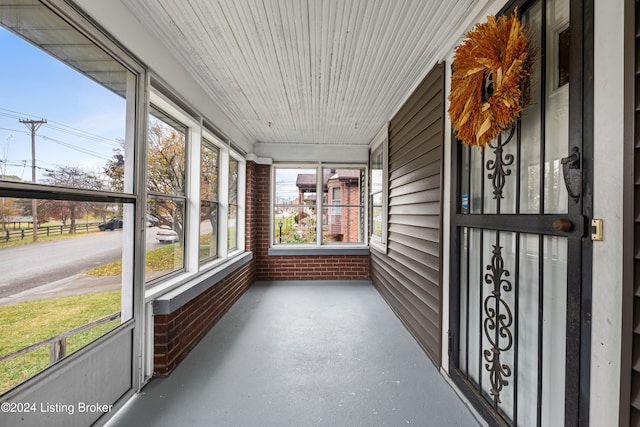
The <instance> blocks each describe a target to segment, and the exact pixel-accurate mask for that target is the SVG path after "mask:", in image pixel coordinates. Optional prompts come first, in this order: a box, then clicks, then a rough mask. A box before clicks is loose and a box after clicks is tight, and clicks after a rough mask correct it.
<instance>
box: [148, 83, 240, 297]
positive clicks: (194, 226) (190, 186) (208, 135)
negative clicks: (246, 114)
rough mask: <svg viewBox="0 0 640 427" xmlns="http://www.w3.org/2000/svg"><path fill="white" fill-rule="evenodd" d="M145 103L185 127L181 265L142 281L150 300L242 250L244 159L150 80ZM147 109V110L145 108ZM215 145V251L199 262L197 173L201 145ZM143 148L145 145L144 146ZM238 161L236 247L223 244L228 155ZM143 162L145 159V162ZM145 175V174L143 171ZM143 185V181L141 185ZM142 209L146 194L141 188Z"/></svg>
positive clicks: (211, 271)
mask: <svg viewBox="0 0 640 427" xmlns="http://www.w3.org/2000/svg"><path fill="white" fill-rule="evenodd" d="M149 104H153V105H154V106H155V107H156V108H158V109H160V110H161V111H162V112H164V113H165V114H167V115H169V116H171V117H172V118H173V119H174V120H176V121H178V122H179V123H182V124H183V125H184V126H185V127H186V128H187V130H186V139H185V145H186V155H185V157H186V168H185V170H186V172H185V200H186V201H185V210H186V212H185V225H184V228H185V231H184V242H183V244H184V264H183V269H181V270H176V271H174V272H172V273H170V274H167V275H164V276H162V277H159V278H156V279H154V280H151V281H149V282H146V283H145V301H146V302H150V301H153V300H154V299H157V298H159V297H161V296H163V295H164V294H166V293H168V292H172V291H173V292H176V290H177V289H178V288H180V287H182V286H187V287H188V286H190V285H192V284H193V283H194V282H197V279H198V278H200V276H202V277H203V278H204V277H208V276H209V275H211V274H214V273H215V271H217V270H218V269H220V268H224V266H225V265H227V264H229V263H232V262H233V261H234V258H237V257H238V256H240V255H242V254H243V253H244V252H245V215H246V208H245V206H246V200H245V199H246V160H245V158H244V156H243V155H241V154H240V153H238V152H237V151H235V150H234V149H233V148H232V147H231V143H230V141H222V140H221V139H220V138H219V137H218V136H216V135H215V134H214V133H213V132H212V131H210V130H209V129H208V128H207V127H206V126H205V124H204V122H203V120H202V119H196V118H194V117H193V115H192V114H190V113H188V112H186V111H185V109H183V108H182V107H180V106H178V105H176V104H175V103H174V102H173V101H172V100H170V99H169V98H168V97H167V96H166V95H165V94H164V93H163V91H162V88H156V87H155V86H154V85H153V84H152V85H151V86H150V96H149ZM149 111H150V110H149ZM203 144H209V145H213V146H214V147H216V148H217V149H218V150H219V152H218V154H219V156H218V174H219V175H218V218H219V221H218V254H217V257H215V258H214V257H212V258H208V259H206V260H202V262H200V257H199V246H200V202H201V198H200V173H201V154H202V145H203ZM145 152H146V147H145ZM230 158H233V159H234V160H237V161H238V205H237V211H238V213H237V223H238V225H237V234H238V236H237V248H235V249H233V250H229V249H228V247H227V238H228V229H227V219H228V218H227V215H228V186H229V181H228V178H229V176H228V175H229V159H230ZM145 166H146V162H145ZM144 176H146V174H145V175H144ZM145 187H146V185H145ZM144 200H145V211H146V200H147V194H146V191H145V197H144Z"/></svg>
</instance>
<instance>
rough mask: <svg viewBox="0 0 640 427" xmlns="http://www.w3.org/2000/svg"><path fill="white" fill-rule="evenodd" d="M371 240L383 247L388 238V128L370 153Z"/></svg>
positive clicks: (383, 131) (377, 138)
mask: <svg viewBox="0 0 640 427" xmlns="http://www.w3.org/2000/svg"><path fill="white" fill-rule="evenodd" d="M369 165H370V166H369V182H370V189H369V233H370V236H369V242H370V243H371V245H372V246H374V247H376V246H377V247H378V248H383V247H384V245H385V244H386V240H387V207H386V200H387V194H386V192H387V128H386V127H385V128H384V129H383V130H382V131H381V132H380V133H379V134H378V136H377V137H376V139H374V142H373V144H372V146H371V150H370V155H369Z"/></svg>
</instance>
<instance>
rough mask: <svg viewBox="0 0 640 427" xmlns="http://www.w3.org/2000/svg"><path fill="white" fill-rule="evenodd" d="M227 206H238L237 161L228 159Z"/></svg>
mask: <svg viewBox="0 0 640 427" xmlns="http://www.w3.org/2000/svg"><path fill="white" fill-rule="evenodd" d="M229 204H230V205H237V204H238V161H237V160H235V159H233V158H230V159H229Z"/></svg>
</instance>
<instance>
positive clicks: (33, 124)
mask: <svg viewBox="0 0 640 427" xmlns="http://www.w3.org/2000/svg"><path fill="white" fill-rule="evenodd" d="M20 123H22V124H24V125H25V126H26V127H27V128H28V129H29V130H30V131H31V182H33V183H34V184H35V183H36V132H37V131H38V129H39V128H40V126H42V125H43V124H44V123H47V121H46V120H45V119H40V120H28V119H20ZM31 214H32V215H33V241H34V242H35V241H37V240H38V201H37V200H36V199H32V200H31Z"/></svg>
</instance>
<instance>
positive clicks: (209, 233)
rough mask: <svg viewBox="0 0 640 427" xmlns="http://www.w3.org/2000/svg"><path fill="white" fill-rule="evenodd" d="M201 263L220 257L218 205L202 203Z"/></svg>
mask: <svg viewBox="0 0 640 427" xmlns="http://www.w3.org/2000/svg"><path fill="white" fill-rule="evenodd" d="M199 253H200V261H203V260H207V259H210V258H215V257H217V256H218V204H217V203H215V202H207V201H203V202H201V203H200V252H199Z"/></svg>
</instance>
